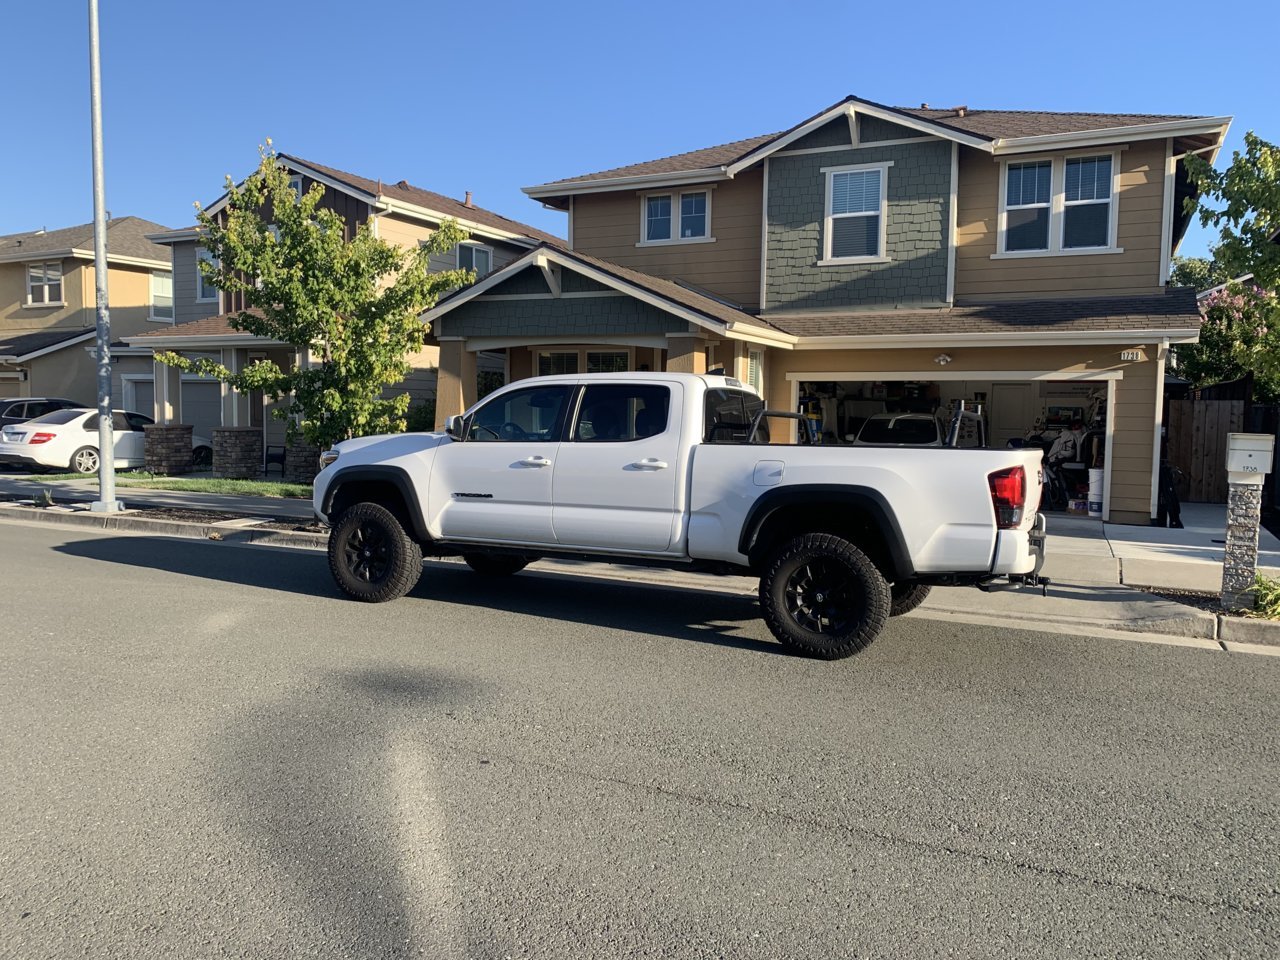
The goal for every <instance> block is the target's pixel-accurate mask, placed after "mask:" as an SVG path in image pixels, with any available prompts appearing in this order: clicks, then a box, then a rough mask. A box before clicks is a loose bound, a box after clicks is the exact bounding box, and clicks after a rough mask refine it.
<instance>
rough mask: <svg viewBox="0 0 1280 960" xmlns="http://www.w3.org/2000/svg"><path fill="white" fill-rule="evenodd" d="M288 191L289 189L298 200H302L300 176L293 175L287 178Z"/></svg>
mask: <svg viewBox="0 0 1280 960" xmlns="http://www.w3.org/2000/svg"><path fill="white" fill-rule="evenodd" d="M289 189H291V190H292V191H293V192H294V194H295V195H296V196H297V198H298V199H299V200H301V199H302V174H300V173H295V174H293V175H292V176H290V177H289Z"/></svg>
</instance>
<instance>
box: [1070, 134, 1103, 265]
mask: <svg viewBox="0 0 1280 960" xmlns="http://www.w3.org/2000/svg"><path fill="white" fill-rule="evenodd" d="M1110 245H1111V157H1110V155H1106V156H1101V157H1071V158H1069V159H1068V160H1067V162H1066V184H1065V188H1064V190H1063V209H1062V248H1063V249H1064V250H1075V249H1079V248H1081V247H1107V246H1110Z"/></svg>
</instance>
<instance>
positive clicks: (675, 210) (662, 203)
mask: <svg viewBox="0 0 1280 960" xmlns="http://www.w3.org/2000/svg"><path fill="white" fill-rule="evenodd" d="M641 211H642V223H641V227H640V236H641V238H642V239H641V241H640V245H641V246H644V245H645V244H648V243H687V242H690V241H699V240H708V241H709V240H710V239H711V236H710V234H711V229H710V227H711V193H710V191H708V190H691V191H688V192H685V193H652V194H648V195H647V196H645V197H644V198H643V204H642V206H641Z"/></svg>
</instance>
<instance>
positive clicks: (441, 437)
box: [315, 373, 1044, 659]
mask: <svg viewBox="0 0 1280 960" xmlns="http://www.w3.org/2000/svg"><path fill="white" fill-rule="evenodd" d="M787 417H790V418H792V419H790V420H788V419H785V418H787ZM798 420H799V421H800V422H797V421H798ZM806 426H807V424H806V422H804V421H802V420H800V418H799V417H798V416H797V415H795V414H775V413H772V412H769V411H765V410H764V404H763V402H762V401H761V400H760V398H759V396H758V395H757V394H756V393H754V392H753V391H752V390H751V389H750V388H749V387H746V386H744V385H743V384H742V383H740V382H738V381H737V380H734V379H731V378H727V377H722V376H698V375H693V374H678V373H624V374H588V375H579V376H554V377H535V378H533V379H529V380H521V381H519V382H516V383H513V384H510V385H508V386H506V387H504V388H503V389H501V390H499V391H497V392H495V393H493V394H491V395H489V396H487V397H485V398H484V399H483V400H482V401H480V402H479V403H478V404H476V405H475V406H474V407H472V408H471V409H470V410H469V411H467V412H466V413H465V414H464V415H462V416H460V417H453V418H451V419H450V420H449V423H448V425H447V428H446V430H445V431H444V432H443V433H431V434H422V433H408V434H396V435H387V436H376V437H362V438H360V439H356V440H347V441H345V442H343V443H340V444H338V445H337V446H336V447H334V448H333V449H332V450H328V451H326V452H325V453H324V455H323V456H322V461H323V462H324V464H325V466H324V468H323V469H322V470H321V472H320V474H319V475H318V476H317V477H316V480H315V511H316V515H317V516H318V517H319V518H320V519H321V520H322V521H324V522H326V523H328V524H329V525H330V527H331V533H330V536H329V566H330V569H331V570H332V571H333V576H334V579H335V580H336V581H337V583H338V586H339V587H340V588H341V589H342V590H343V591H344V592H345V593H346V594H348V595H349V596H351V597H353V598H355V599H357V600H364V601H369V602H380V601H385V600H393V599H395V598H396V597H400V596H402V595H404V594H405V593H406V592H408V591H409V590H410V589H411V588H412V587H413V585H414V584H415V583H416V582H417V580H418V577H419V576H420V574H421V572H422V557H423V555H424V553H425V554H427V555H432V556H445V555H461V557H462V558H463V559H464V560H465V561H466V562H467V563H468V564H469V565H470V566H471V567H472V569H474V570H475V571H476V572H477V573H480V574H485V575H489V576H502V575H510V574H513V573H516V572H517V571H519V570H521V569H523V568H524V567H525V566H527V565H528V564H529V563H530V562H532V561H533V560H536V559H538V558H540V557H544V556H546V557H551V556H562V557H566V556H567V557H578V558H581V557H589V558H591V559H594V560H611V561H617V562H620V563H632V564H634V563H647V564H659V565H663V566H668V567H675V568H681V569H686V570H689V569H692V570H705V571H707V572H710V573H737V574H743V573H749V574H751V575H753V576H759V578H760V606H761V608H762V610H763V613H764V617H765V620H766V622H767V623H768V625H769V628H770V630H771V631H772V632H773V634H774V636H776V637H777V638H778V640H780V641H781V642H782V643H784V644H787V645H789V646H791V647H794V648H796V649H798V650H800V651H802V652H804V653H806V654H809V655H811V656H816V657H823V658H828V659H836V658H839V657H846V656H849V655H850V654H853V653H856V652H858V651H859V650H861V649H862V648H863V647H865V646H866V645H867V644H869V643H870V642H871V641H872V640H874V639H875V637H876V636H877V635H878V634H879V633H880V631H881V629H882V628H883V627H884V624H885V620H886V618H887V617H889V616H893V615H896V614H899V613H905V612H906V611H908V610H910V609H912V608H914V607H915V606H917V605H918V604H919V603H920V602H921V601H922V600H923V599H924V597H925V595H926V594H927V593H928V591H929V589H930V587H931V585H935V584H946V585H961V584H967V585H974V586H979V587H982V588H984V589H992V588H995V587H997V586H1011V585H1016V584H1017V583H1032V584H1034V583H1037V582H1041V581H1040V580H1039V579H1038V573H1039V569H1040V564H1041V563H1042V561H1043V557H1044V520H1043V517H1042V516H1040V515H1039V514H1037V513H1036V507H1037V506H1038V504H1039V499H1040V487H1041V484H1040V452H1039V451H1029V452H1028V451H1023V450H982V449H968V450H966V449H954V448H941V449H940V448H937V447H932V448H910V447H900V446H885V447H876V446H850V447H836V446H821V445H817V444H814V443H812V442H811V441H812V438H811V437H810V435H809V433H808V431H807V430H806V429H805V427H806ZM770 429H772V439H773V441H774V442H770V434H769V430H770ZM784 438H788V439H790V438H794V441H795V442H790V443H784V442H777V441H778V440H780V439H784ZM806 441H809V442H806ZM1002 578H1005V579H1003V580H1002Z"/></svg>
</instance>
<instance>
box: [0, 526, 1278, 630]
mask: <svg viewBox="0 0 1280 960" xmlns="http://www.w3.org/2000/svg"><path fill="white" fill-rule="evenodd" d="M0 518H8V519H14V520H25V521H28V522H36V523H52V524H61V525H64V526H74V527H88V528H91V529H96V530H117V531H121V532H129V533H140V534H149V535H151V536H162V537H182V538H185V539H191V540H213V541H221V542H223V543H234V544H253V545H256V546H272V547H289V548H292V549H307V550H324V549H326V548H327V547H328V537H327V536H325V535H323V534H314V533H296V532H291V531H287V530H262V529H255V528H253V527H241V528H236V527H225V526H219V525H217V524H216V523H193V522H190V521H182V520H156V519H152V518H150V517H136V516H130V515H129V513H128V511H126V512H125V513H123V514H93V513H89V512H88V511H84V510H80V511H64V510H59V509H57V508H40V507H31V506H25V505H21V504H13V503H0ZM454 562H457V561H454ZM598 566H600V565H599V564H596V563H587V564H584V563H580V562H575V561H556V560H542V561H539V562H538V563H537V564H534V565H533V566H531V567H530V571H531V572H543V573H550V574H563V575H569V576H580V577H588V578H594V579H606V580H616V581H621V582H629V583H643V584H646V585H649V586H658V587H674V588H677V589H692V590H704V591H712V592H716V593H730V594H740V595H744V596H753V595H754V594H755V592H756V591H755V588H754V586H752V587H749V588H746V587H742V586H741V585H740V584H737V583H734V582H732V580H731V579H730V580H729V582H726V581H725V579H724V578H717V577H708V576H705V575H696V576H681V575H679V574H678V573H677V574H676V575H675V576H671V575H670V574H667V575H663V574H655V573H653V572H651V571H648V570H646V569H644V568H639V569H621V568H616V567H615V568H612V569H606V570H603V571H602V570H599V569H594V568H595V567H598ZM584 567H585V568H586V569H584ZM1133 589H1134V592H1135V593H1141V592H1142V591H1140V590H1137V589H1136V588H1133ZM910 616H920V617H924V618H927V619H937V620H947V619H949V618H954V617H964V618H969V617H974V616H976V614H975V612H974V611H973V610H965V609H959V608H951V607H940V606H939V607H934V606H930V605H928V604H927V603H926V604H925V605H924V606H922V607H921V608H920V609H919V610H917V611H914V612H913V613H912V614H910ZM1018 619H1019V621H1020V622H1021V623H1024V624H1026V625H1028V626H1029V627H1030V628H1031V629H1035V626H1036V625H1039V626H1043V627H1046V628H1047V627H1055V628H1058V629H1061V628H1062V627H1063V621H1062V618H1061V617H1047V616H1042V615H1037V614H1033V613H1026V612H1024V613H1022V614H1020V615H1019V618H1018ZM1071 623H1072V624H1074V625H1077V626H1078V627H1079V628H1080V630H1081V632H1082V633H1087V632H1088V631H1089V630H1107V631H1116V632H1122V633H1135V634H1153V635H1159V636H1165V637H1178V638H1185V639H1192V640H1211V641H1220V640H1230V641H1233V642H1235V643H1241V644H1251V645H1258V644H1267V645H1271V644H1274V645H1277V646H1280V622H1274V623H1273V622H1270V621H1265V620H1247V619H1242V618H1239V617H1220V616H1217V615H1215V614H1212V613H1208V612H1205V611H1200V610H1189V611H1188V614H1187V615H1186V616H1181V617H1144V618H1137V619H1133V620H1107V619H1099V618H1085V617H1076V618H1073V619H1072V620H1071Z"/></svg>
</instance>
